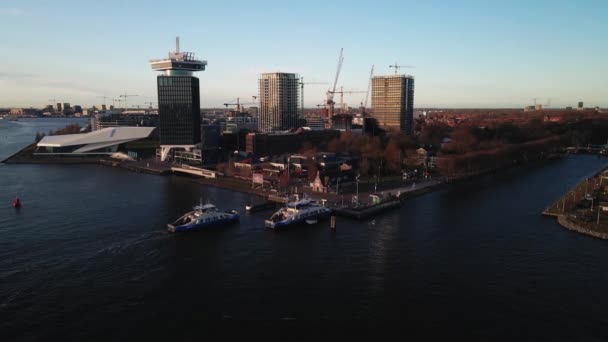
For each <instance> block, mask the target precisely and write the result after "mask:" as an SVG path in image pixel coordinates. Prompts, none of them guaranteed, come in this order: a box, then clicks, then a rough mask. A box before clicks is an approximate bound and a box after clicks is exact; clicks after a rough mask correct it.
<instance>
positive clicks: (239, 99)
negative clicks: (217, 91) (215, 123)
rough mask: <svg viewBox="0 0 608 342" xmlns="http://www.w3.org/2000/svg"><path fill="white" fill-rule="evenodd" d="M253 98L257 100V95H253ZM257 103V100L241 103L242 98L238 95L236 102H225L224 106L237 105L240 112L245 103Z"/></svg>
mask: <svg viewBox="0 0 608 342" xmlns="http://www.w3.org/2000/svg"><path fill="white" fill-rule="evenodd" d="M252 98H253V100H254V101H255V99H256V98H257V96H252ZM254 104H257V102H248V103H241V98H240V97H237V98H236V102H233V103H224V106H226V108H228V106H236V110H237V111H238V112H239V113H240V112H241V111H242V109H243V108H242V106H243V105H254Z"/></svg>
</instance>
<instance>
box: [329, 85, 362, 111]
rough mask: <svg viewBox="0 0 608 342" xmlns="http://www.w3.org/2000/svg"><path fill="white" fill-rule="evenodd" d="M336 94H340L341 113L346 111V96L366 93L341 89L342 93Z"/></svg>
mask: <svg viewBox="0 0 608 342" xmlns="http://www.w3.org/2000/svg"><path fill="white" fill-rule="evenodd" d="M334 93H338V94H340V111H344V109H345V108H344V94H363V93H366V91H363V90H344V89H343V88H342V87H340V91H335V92H334Z"/></svg>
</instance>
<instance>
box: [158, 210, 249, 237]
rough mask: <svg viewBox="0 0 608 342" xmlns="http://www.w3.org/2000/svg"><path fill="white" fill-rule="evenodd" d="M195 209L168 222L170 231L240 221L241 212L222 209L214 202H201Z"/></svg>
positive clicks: (203, 227)
mask: <svg viewBox="0 0 608 342" xmlns="http://www.w3.org/2000/svg"><path fill="white" fill-rule="evenodd" d="M193 209H194V210H192V211H190V212H188V213H186V214H184V215H183V216H182V217H180V218H178V219H177V220H176V221H175V222H173V223H169V224H167V227H168V229H169V231H170V232H172V233H177V232H183V231H188V230H196V229H205V228H211V227H217V226H221V225H226V224H231V223H236V222H238V221H239V214H238V213H237V212H236V211H234V210H231V211H228V212H226V211H220V210H218V209H217V207H216V206H215V205H213V204H209V203H208V204H205V205H202V204H201V205H197V206H195V207H194V208H193Z"/></svg>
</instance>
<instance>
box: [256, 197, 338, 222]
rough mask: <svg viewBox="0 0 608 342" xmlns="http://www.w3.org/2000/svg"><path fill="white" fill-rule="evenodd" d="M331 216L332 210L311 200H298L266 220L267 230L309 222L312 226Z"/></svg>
mask: <svg viewBox="0 0 608 342" xmlns="http://www.w3.org/2000/svg"><path fill="white" fill-rule="evenodd" d="M330 215H331V209H329V208H326V207H324V206H320V205H317V204H316V203H314V202H312V201H311V200H310V199H302V200H298V199H296V200H295V201H294V202H289V203H287V206H285V207H283V208H281V209H280V210H279V211H277V212H276V213H274V215H272V216H271V217H270V219H269V220H266V223H265V226H266V227H267V228H272V229H279V228H285V227H289V226H293V225H297V224H302V223H304V222H307V223H309V224H312V223H313V222H314V223H316V222H318V221H320V220H322V219H326V218H328V217H329V216H330Z"/></svg>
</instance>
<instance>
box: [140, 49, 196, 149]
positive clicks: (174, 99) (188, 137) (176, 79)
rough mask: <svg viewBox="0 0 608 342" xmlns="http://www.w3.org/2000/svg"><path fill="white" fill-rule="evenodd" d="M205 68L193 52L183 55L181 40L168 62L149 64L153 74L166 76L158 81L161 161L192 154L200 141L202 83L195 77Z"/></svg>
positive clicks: (154, 61) (158, 60)
mask: <svg viewBox="0 0 608 342" xmlns="http://www.w3.org/2000/svg"><path fill="white" fill-rule="evenodd" d="M206 65H207V61H200V60H197V59H195V58H194V54H193V53H192V52H181V51H180V49H179V37H178V38H176V47H175V52H170V53H169V56H168V58H163V59H155V60H151V61H150V66H151V67H152V69H153V70H155V71H163V72H164V73H163V74H162V75H159V76H158V77H157V86H158V115H159V135H160V145H161V146H160V147H161V160H166V159H167V157H168V156H169V153H170V152H171V150H176V149H181V150H186V151H191V150H192V149H193V148H194V147H195V145H196V144H199V143H200V141H201V117H200V110H201V108H200V107H201V105H200V91H199V81H198V78H196V77H194V76H192V73H193V72H195V71H204V70H205V66H206Z"/></svg>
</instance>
